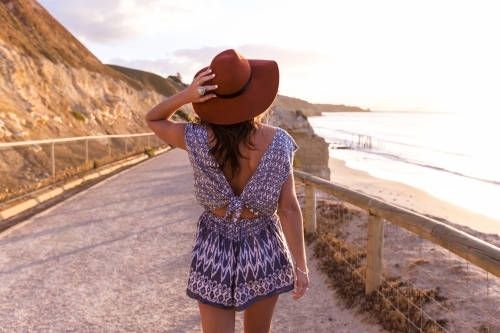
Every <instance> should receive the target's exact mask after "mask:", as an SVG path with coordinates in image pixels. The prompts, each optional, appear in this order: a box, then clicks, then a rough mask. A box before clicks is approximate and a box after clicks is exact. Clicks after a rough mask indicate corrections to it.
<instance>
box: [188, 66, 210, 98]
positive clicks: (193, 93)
mask: <svg viewBox="0 0 500 333" xmlns="http://www.w3.org/2000/svg"><path fill="white" fill-rule="evenodd" d="M214 77H215V74H212V70H211V69H210V68H208V69H207V70H206V71H204V72H201V73H200V74H199V75H198V76H197V77H195V78H194V79H193V82H191V84H190V85H189V87H187V89H186V90H185V92H186V95H187V98H188V100H189V102H188V103H203V102H206V101H208V100H209V99H212V98H214V97H216V96H215V94H209V93H208V92H209V91H211V90H215V89H217V88H218V86H217V85H213V86H204V85H203V83H205V82H206V81H208V80H211V79H213V78H214ZM200 87H204V88H205V93H204V94H203V95H201V94H200V92H199V91H198V88H200ZM202 90H203V89H202Z"/></svg>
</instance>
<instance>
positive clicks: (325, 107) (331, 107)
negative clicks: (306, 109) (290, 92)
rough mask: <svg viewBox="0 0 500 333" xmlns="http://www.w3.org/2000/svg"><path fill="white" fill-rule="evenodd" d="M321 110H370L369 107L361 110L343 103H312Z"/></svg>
mask: <svg viewBox="0 0 500 333" xmlns="http://www.w3.org/2000/svg"><path fill="white" fill-rule="evenodd" d="M314 106H315V107H317V108H318V110H320V111H321V112H370V109H366V110H363V109H362V108H360V107H357V106H347V105H344V104H339V105H334V104H314Z"/></svg>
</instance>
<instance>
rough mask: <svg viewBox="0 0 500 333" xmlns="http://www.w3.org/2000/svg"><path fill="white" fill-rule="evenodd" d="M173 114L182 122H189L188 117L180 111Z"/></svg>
mask: <svg viewBox="0 0 500 333" xmlns="http://www.w3.org/2000/svg"><path fill="white" fill-rule="evenodd" d="M174 114H175V115H176V116H177V117H179V118H181V119H182V120H184V121H189V115H188V114H187V113H186V112H184V111H182V110H177V111H175V113H174Z"/></svg>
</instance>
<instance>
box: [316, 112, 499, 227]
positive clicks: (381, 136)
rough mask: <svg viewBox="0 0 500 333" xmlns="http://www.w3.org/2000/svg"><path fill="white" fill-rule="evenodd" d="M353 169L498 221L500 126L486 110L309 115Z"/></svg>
mask: <svg viewBox="0 0 500 333" xmlns="http://www.w3.org/2000/svg"><path fill="white" fill-rule="evenodd" d="M308 119H309V122H310V124H311V126H312V127H313V128H314V131H315V133H316V134H317V135H319V136H321V137H323V138H325V139H326V140H327V141H328V142H330V143H332V145H331V148H333V147H341V148H345V147H347V148H349V149H330V150H329V151H330V156H331V157H333V158H337V159H340V160H343V161H345V162H346V165H347V166H348V167H350V168H353V169H358V170H362V171H366V172H368V173H369V174H370V175H372V176H374V177H377V178H382V179H387V180H392V181H397V182H400V183H404V184H407V185H410V186H412V187H415V188H419V189H421V190H424V191H426V192H428V193H430V194H431V195H433V196H435V197H437V198H440V199H443V200H445V201H447V202H450V203H453V204H456V205H459V206H462V207H464V208H467V209H469V210H472V211H475V212H478V213H481V214H484V215H487V216H490V217H492V218H495V219H497V220H499V223H500V131H499V130H498V125H499V124H498V122H497V120H496V119H491V118H489V117H488V116H486V115H484V114H474V113H472V112H471V113H430V112H370V113H354V112H352V113H350V112H339V113H328V112H324V113H323V115H322V116H319V117H309V118H308Z"/></svg>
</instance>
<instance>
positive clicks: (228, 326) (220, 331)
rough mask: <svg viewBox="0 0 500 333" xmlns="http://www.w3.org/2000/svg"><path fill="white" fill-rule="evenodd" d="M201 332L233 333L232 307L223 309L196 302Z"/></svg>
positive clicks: (233, 314) (233, 313) (233, 312)
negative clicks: (198, 309)
mask: <svg viewBox="0 0 500 333" xmlns="http://www.w3.org/2000/svg"><path fill="white" fill-rule="evenodd" d="M198 307H199V308H200V317H201V328H202V329H203V333H234V316H235V311H234V309H231V310H224V309H219V308H216V307H214V306H210V305H206V304H203V303H200V302H198Z"/></svg>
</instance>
